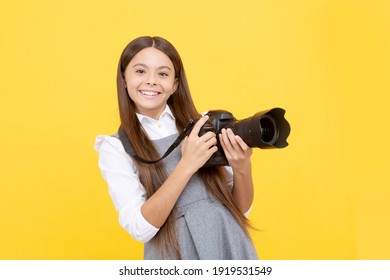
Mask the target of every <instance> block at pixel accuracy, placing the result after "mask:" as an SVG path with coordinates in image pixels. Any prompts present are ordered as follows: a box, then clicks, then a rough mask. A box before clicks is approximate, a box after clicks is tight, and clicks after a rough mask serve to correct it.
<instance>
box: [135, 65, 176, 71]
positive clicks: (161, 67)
mask: <svg viewBox="0 0 390 280" xmlns="http://www.w3.org/2000/svg"><path fill="white" fill-rule="evenodd" d="M138 66H142V67H145V68H149V67H148V66H147V65H146V64H143V63H137V64H134V65H133V68H134V67H138ZM157 69H168V70H169V71H172V69H171V68H170V67H168V66H165V65H163V66H160V67H158V68H157Z"/></svg>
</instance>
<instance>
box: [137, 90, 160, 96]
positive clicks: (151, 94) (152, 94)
mask: <svg viewBox="0 0 390 280" xmlns="http://www.w3.org/2000/svg"><path fill="white" fill-rule="evenodd" d="M139 92H140V93H141V94H142V95H146V96H157V95H159V94H160V92H158V91H148V90H140V91H139Z"/></svg>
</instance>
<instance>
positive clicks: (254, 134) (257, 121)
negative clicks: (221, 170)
mask: <svg viewBox="0 0 390 280" xmlns="http://www.w3.org/2000/svg"><path fill="white" fill-rule="evenodd" d="M284 114H285V110H284V109H281V108H273V109H271V110H266V111H261V112H258V113H256V114H255V115H253V116H252V117H249V118H246V119H243V120H237V119H236V118H235V117H234V116H233V115H232V113H230V112H228V111H224V110H213V111H209V112H208V113H207V115H209V116H210V118H209V120H208V121H207V122H206V123H205V124H204V125H203V127H202V128H201V130H200V132H199V136H202V135H203V134H205V133H206V132H208V131H212V132H214V133H216V134H217V135H218V134H219V133H221V130H222V128H225V129H227V128H231V129H232V130H233V132H234V134H236V135H238V136H240V137H241V138H242V140H244V142H245V143H246V144H247V145H248V146H249V147H257V148H261V149H270V148H284V147H286V146H287V145H288V143H287V141H286V140H287V137H288V136H289V134H290V125H289V123H288V122H287V120H286V119H285V118H284ZM217 140H218V137H217ZM217 146H218V151H217V152H216V153H214V154H213V155H212V156H211V158H210V159H209V160H208V161H207V162H206V164H205V165H204V167H212V166H221V165H228V161H227V159H226V156H225V154H224V152H223V149H222V147H221V144H220V143H219V140H218V143H217Z"/></svg>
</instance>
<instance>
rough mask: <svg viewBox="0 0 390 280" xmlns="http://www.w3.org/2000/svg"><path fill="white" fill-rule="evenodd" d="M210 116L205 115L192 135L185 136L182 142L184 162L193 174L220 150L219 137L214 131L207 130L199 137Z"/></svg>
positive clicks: (182, 159)
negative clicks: (218, 146)
mask: <svg viewBox="0 0 390 280" xmlns="http://www.w3.org/2000/svg"><path fill="white" fill-rule="evenodd" d="M208 118H209V116H207V115H206V116H203V117H202V118H200V119H199V120H198V121H197V122H196V124H195V125H194V127H193V129H192V131H191V133H190V135H188V136H187V137H186V138H184V141H183V144H182V148H181V151H182V158H181V160H180V163H182V164H183V165H184V166H185V167H186V168H187V169H188V171H189V172H191V175H192V174H194V173H195V172H196V171H198V169H199V168H201V167H202V166H203V165H204V164H205V163H206V162H207V160H209V158H210V157H211V156H212V155H213V154H214V153H215V152H216V151H217V150H218V148H217V146H216V144H217V137H216V134H215V133H214V132H211V131H209V132H207V133H205V134H204V135H202V136H200V137H199V131H200V129H201V128H202V126H203V125H204V124H205V123H206V122H207V120H208Z"/></svg>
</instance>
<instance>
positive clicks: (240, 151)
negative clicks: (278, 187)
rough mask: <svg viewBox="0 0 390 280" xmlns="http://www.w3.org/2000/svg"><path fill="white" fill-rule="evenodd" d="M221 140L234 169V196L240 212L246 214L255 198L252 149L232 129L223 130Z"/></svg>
mask: <svg viewBox="0 0 390 280" xmlns="http://www.w3.org/2000/svg"><path fill="white" fill-rule="evenodd" d="M219 140H220V143H221V146H222V148H223V150H224V153H225V155H226V158H227V160H228V162H229V165H230V166H231V167H232V169H233V190H232V196H233V198H234V200H235V201H236V204H237V206H238V207H239V208H240V210H241V211H242V212H243V213H245V212H247V211H248V210H249V209H250V207H251V205H252V202H253V197H254V187H253V180H252V165H251V160H250V157H251V155H252V148H250V147H249V146H248V145H247V144H246V143H245V142H244V141H243V140H242V139H241V137H239V136H238V135H234V133H233V131H232V130H231V129H227V130H226V129H222V131H221V134H220V135H219Z"/></svg>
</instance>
